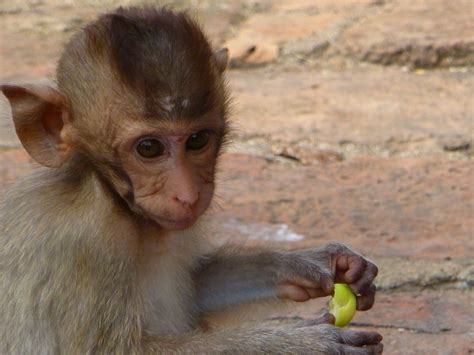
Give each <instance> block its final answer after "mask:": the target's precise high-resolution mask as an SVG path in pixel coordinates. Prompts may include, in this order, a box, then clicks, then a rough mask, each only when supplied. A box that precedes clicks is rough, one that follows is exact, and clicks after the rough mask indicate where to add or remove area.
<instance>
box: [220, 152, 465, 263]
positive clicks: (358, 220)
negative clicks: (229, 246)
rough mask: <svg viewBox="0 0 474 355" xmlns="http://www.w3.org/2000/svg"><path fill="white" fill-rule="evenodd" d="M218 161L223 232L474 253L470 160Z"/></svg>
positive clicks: (305, 242) (388, 251)
mask: <svg viewBox="0 0 474 355" xmlns="http://www.w3.org/2000/svg"><path fill="white" fill-rule="evenodd" d="M221 170H222V173H221V180H222V183H221V186H220V189H219V190H218V193H217V196H218V197H217V202H218V205H219V207H220V209H219V210H217V211H216V212H215V214H216V218H217V219H218V222H219V226H220V228H221V229H222V228H225V232H222V233H221V238H223V239H227V240H238V241H239V242H243V243H247V244H248V245H252V246H255V245H268V244H269V243H270V244H271V243H272V242H274V243H278V244H281V246H284V247H287V248H292V247H294V248H296V247H305V246H314V245H318V244H319V245H320V244H324V243H327V242H330V241H334V240H339V241H341V242H345V243H348V244H350V245H352V246H353V247H354V248H355V249H357V250H360V251H361V252H363V253H366V254H367V255H369V256H371V257H376V256H384V257H387V256H390V257H396V256H401V257H409V258H412V259H419V258H440V259H443V258H447V257H452V258H470V257H472V255H473V253H474V241H473V238H472V231H473V230H474V219H473V218H472V216H473V211H474V205H473V204H474V199H473V196H474V190H473V189H474V185H473V184H472V176H473V173H474V164H473V163H472V162H464V161H442V160H435V159H433V160H422V159H414V158H396V159H395V158H392V159H382V158H369V157H368V158H360V159H352V160H350V161H346V162H342V163H332V164H321V165H314V166H298V165H291V164H286V165H285V164H279V163H272V162H269V161H267V160H266V159H264V158H259V157H255V156H246V155H239V154H229V155H227V156H225V157H224V159H223V164H222V168H221ZM272 236H273V237H272Z"/></svg>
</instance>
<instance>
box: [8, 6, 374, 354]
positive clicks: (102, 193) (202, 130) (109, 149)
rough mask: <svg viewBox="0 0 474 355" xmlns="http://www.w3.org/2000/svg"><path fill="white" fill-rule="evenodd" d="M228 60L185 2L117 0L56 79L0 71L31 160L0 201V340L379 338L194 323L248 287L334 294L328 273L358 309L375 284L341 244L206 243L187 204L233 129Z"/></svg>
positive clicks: (118, 349) (284, 346)
mask: <svg viewBox="0 0 474 355" xmlns="http://www.w3.org/2000/svg"><path fill="white" fill-rule="evenodd" d="M227 61H228V54H227V50H226V49H221V50H218V51H213V50H212V49H211V46H210V43H209V41H208V40H207V39H206V37H205V35H204V34H203V32H202V31H201V29H200V28H199V26H198V25H197V24H196V22H195V21H193V20H192V19H191V18H190V17H189V16H188V15H186V14H185V13H182V12H173V11H170V10H167V9H156V8H119V9H117V10H116V11H114V12H112V13H109V14H105V15H103V16H101V17H100V18H99V19H98V20H96V21H95V22H92V23H91V24H89V25H88V26H87V27H85V28H84V29H83V30H81V31H80V32H79V33H77V34H76V35H75V36H74V37H73V38H72V39H71V40H70V42H69V43H68V44H67V45H66V47H65V49H64V52H63V54H62V56H61V58H60V60H59V64H58V68H57V86H48V85H2V86H1V91H2V92H3V94H4V95H5V96H6V97H7V98H8V100H9V102H10V104H11V108H12V115H13V120H14V124H15V128H16V132H17V135H18V137H19V138H20V140H21V142H22V144H23V146H24V148H25V149H26V151H27V152H28V153H29V155H30V156H31V157H32V158H33V159H34V160H35V161H36V162H38V163H39V164H41V165H42V166H43V167H42V168H39V169H38V170H37V171H35V172H34V173H33V175H31V176H30V177H28V178H26V179H25V180H24V181H22V182H19V183H17V185H16V186H15V187H14V188H12V189H11V190H10V191H9V192H8V193H7V194H6V197H5V201H4V203H3V204H2V208H1V212H0V245H1V248H0V294H1V299H0V323H1V324H0V353H2V354H33V353H34V354H79V353H80V354H91V353H115V354H141V353H147V354H148V353H169V352H188V353H209V352H227V353H246V354H248V353H252V352H270V353H281V352H283V353H323V354H378V353H381V352H382V344H381V339H382V337H381V336H380V335H379V334H378V333H375V332H368V331H352V330H342V329H339V328H336V327H335V326H333V325H332V324H329V323H331V319H326V322H324V320H317V319H315V320H314V321H306V322H304V323H299V324H294V325H281V326H273V327H270V326H267V327H265V326H259V325H255V326H254V327H253V328H250V327H249V326H246V327H242V328H241V329H238V328H232V329H215V330H212V331H209V330H205V329H202V327H200V324H201V320H202V319H203V317H205V316H206V315H209V314H211V313H213V312H218V311H220V310H224V309H228V308H229V307H232V306H236V305H241V304H244V303H249V302H252V301H257V300H258V301H262V300H266V299H268V300H274V299H283V300H293V301H297V302H302V301H307V300H309V299H312V298H315V297H323V296H327V295H330V294H331V293H332V290H333V285H334V282H343V283H347V284H349V285H350V287H351V288H352V290H353V291H354V292H355V293H356V294H357V295H358V298H357V308H358V309H359V310H367V309H369V308H371V307H372V305H373V303H374V298H375V286H374V284H373V280H374V278H375V276H376V274H377V267H376V266H375V265H374V264H373V263H371V262H370V261H368V260H367V259H365V258H364V257H362V256H361V255H359V254H357V253H355V252H353V251H352V250H350V249H349V248H348V247H346V246H344V245H341V244H330V245H327V246H325V247H322V248H319V249H311V250H304V251H297V252H277V251H253V252H247V253H245V252H243V251H242V252H238V251H235V249H232V250H230V249H225V248H224V249H221V250H212V249H211V248H209V247H208V246H207V245H206V242H205V238H204V237H203V232H202V230H203V229H204V228H203V224H204V222H203V220H204V219H203V218H199V217H200V216H202V215H203V214H204V212H205V211H206V210H207V208H208V207H209V205H210V203H211V199H212V196H213V192H214V178H215V169H216V162H217V160H218V156H219V152H220V150H221V146H222V145H223V143H224V142H225V138H226V133H227V132H228V130H229V128H228V126H229V123H228V94H227V88H226V82H225V79H224V70H225V68H226V65H227ZM332 321H333V320H332Z"/></svg>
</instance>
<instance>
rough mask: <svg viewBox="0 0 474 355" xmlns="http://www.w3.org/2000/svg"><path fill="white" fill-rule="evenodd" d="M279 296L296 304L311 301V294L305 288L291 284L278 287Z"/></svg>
mask: <svg viewBox="0 0 474 355" xmlns="http://www.w3.org/2000/svg"><path fill="white" fill-rule="evenodd" d="M277 296H278V297H279V298H282V299H287V300H291V301H295V302H305V301H308V300H309V299H311V296H310V294H309V293H308V292H307V291H306V290H305V289H304V288H303V287H299V286H295V285H291V284H283V285H278V286H277Z"/></svg>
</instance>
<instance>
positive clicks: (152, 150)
mask: <svg viewBox="0 0 474 355" xmlns="http://www.w3.org/2000/svg"><path fill="white" fill-rule="evenodd" d="M136 150H137V152H138V154H140V155H141V156H142V157H144V158H155V157H157V156H159V155H162V154H163V153H164V151H165V146H164V145H163V143H161V142H160V141H159V140H158V139H153V138H145V139H142V140H141V141H140V142H138V144H137V147H136Z"/></svg>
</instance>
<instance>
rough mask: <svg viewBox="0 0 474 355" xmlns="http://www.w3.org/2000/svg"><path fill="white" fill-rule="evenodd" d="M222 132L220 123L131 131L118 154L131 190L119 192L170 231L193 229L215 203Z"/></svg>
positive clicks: (134, 207) (146, 128)
mask: <svg viewBox="0 0 474 355" xmlns="http://www.w3.org/2000/svg"><path fill="white" fill-rule="evenodd" d="M214 121H215V122H216V121H217V120H214ZM221 131H222V128H221V127H220V126H218V125H217V126H216V125H215V123H214V124H213V123H208V124H205V123H204V124H203V123H201V124H200V125H192V126H191V125H187V126H184V125H182V124H181V125H178V124H172V123H168V124H166V125H161V126H160V127H156V126H145V125H140V124H137V126H136V127H132V128H130V129H127V130H126V134H124V135H123V137H122V139H121V142H120V144H119V145H118V148H117V149H116V151H117V152H118V154H119V156H120V161H121V165H122V169H123V172H124V173H125V174H126V176H128V180H129V183H128V184H129V185H130V186H128V187H127V189H126V190H125V189H123V187H122V188H121V189H120V188H117V191H119V193H120V194H121V195H122V196H123V198H125V199H126V200H127V203H128V204H129V206H130V207H131V209H132V210H134V211H135V212H136V213H138V214H141V215H143V216H144V217H146V218H147V219H151V220H153V221H154V222H156V223H157V224H159V225H160V226H162V227H163V228H165V229H169V230H177V229H185V228H188V227H190V226H191V225H193V224H194V223H195V222H196V220H197V218H198V217H199V216H200V215H201V214H203V213H204V212H205V211H206V209H207V208H208V207H209V204H210V202H211V200H212V196H213V193H214V174H215V165H216V159H217V153H218V150H219V145H220V141H221V138H222V137H221V136H222V133H221Z"/></svg>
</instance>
